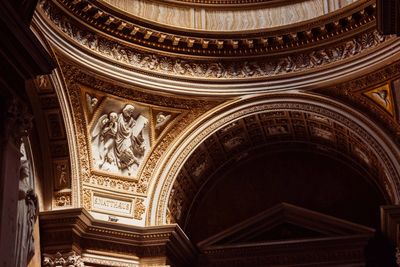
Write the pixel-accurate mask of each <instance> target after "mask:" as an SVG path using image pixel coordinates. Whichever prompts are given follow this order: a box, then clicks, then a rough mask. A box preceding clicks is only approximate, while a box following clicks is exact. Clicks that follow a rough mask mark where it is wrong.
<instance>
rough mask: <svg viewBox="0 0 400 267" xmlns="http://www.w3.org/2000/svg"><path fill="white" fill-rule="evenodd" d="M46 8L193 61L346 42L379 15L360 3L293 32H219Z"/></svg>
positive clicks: (84, 6) (52, 3)
mask: <svg viewBox="0 0 400 267" xmlns="http://www.w3.org/2000/svg"><path fill="white" fill-rule="evenodd" d="M42 6H43V9H44V10H45V11H46V12H47V13H49V12H51V13H53V14H54V9H59V10H62V12H64V13H65V14H68V16H72V17H75V19H78V20H81V22H82V23H84V24H86V25H88V26H90V27H93V28H95V29H96V31H98V32H103V33H107V34H110V35H112V36H113V37H115V38H117V39H120V40H124V41H127V42H129V43H133V44H136V45H139V46H143V47H148V48H151V49H156V50H160V51H165V52H170V53H177V54H186V55H190V56H193V55H196V56H204V57H210V56H212V57H227V58H236V57H250V56H260V57H263V56H265V55H266V53H267V54H268V56H271V55H274V54H277V53H282V52H286V53H287V52H288V51H290V52H291V53H292V52H293V51H295V50H304V49H310V48H311V46H312V47H315V46H316V45H318V46H320V45H323V44H327V43H329V42H332V41H334V40H335V39H341V40H343V39H348V38H351V37H350V36H352V35H354V33H357V32H360V31H365V30H366V29H371V28H373V27H374V26H375V13H376V5H375V4H374V2H373V1H360V2H359V3H356V4H355V6H352V7H351V9H349V8H347V9H344V10H343V11H342V12H340V13H335V14H332V15H327V16H325V17H323V18H318V19H315V20H312V21H307V22H304V23H298V24H295V25H292V26H291V27H283V28H282V27H280V28H276V29H274V28H273V29H265V30H257V31H247V32H232V33H225V32H221V33H218V32H195V31H188V30H185V31H183V30H179V29H175V28H174V29H170V28H168V27H166V26H160V25H156V24H155V23H149V22H144V21H141V20H138V19H134V18H130V17H126V16H124V15H122V14H119V13H116V12H115V11H114V10H111V9H110V8H108V7H107V6H104V5H102V4H101V3H99V2H95V3H93V2H90V3H89V2H87V1H85V0H82V1H66V0H44V2H43V3H42ZM56 6H57V7H56ZM239 36H240V37H239Z"/></svg>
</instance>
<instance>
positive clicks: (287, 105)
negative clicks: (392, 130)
mask: <svg viewBox="0 0 400 267" xmlns="http://www.w3.org/2000/svg"><path fill="white" fill-rule="evenodd" d="M232 110H233V111H232ZM285 110H290V111H298V112H306V113H310V114H315V115H318V117H319V118H327V119H329V120H332V121H334V122H335V123H337V124H339V125H341V126H342V127H344V128H345V129H348V131H349V132H351V133H352V135H353V136H355V137H356V138H357V139H358V140H360V141H361V142H362V143H363V145H364V146H365V147H367V148H368V150H369V151H372V152H373V154H374V155H375V156H376V158H377V160H378V161H379V164H380V165H381V166H382V170H381V172H382V175H379V177H377V183H378V184H380V186H381V188H383V189H384V190H386V195H387V196H388V197H389V198H390V201H391V202H392V203H398V201H399V198H400V196H399V190H398V188H399V187H400V175H399V174H400V169H399V166H400V165H399V164H398V162H399V161H400V151H399V150H398V147H397V146H396V145H395V144H394V143H393V141H392V138H391V137H390V136H387V135H386V134H385V133H384V132H383V131H382V130H381V129H379V128H377V127H376V126H375V124H374V123H373V122H372V121H369V120H368V119H367V118H366V117H364V116H363V115H362V114H360V113H358V112H356V111H355V110H352V109H350V108H349V107H346V106H343V105H342V104H339V103H337V102H334V101H332V100H328V99H326V98H322V97H314V96H307V95H304V94H290V95H289V94H280V95H275V96H274V97H271V98H264V99H262V98H261V97H260V98H256V97H254V98H252V99H248V100H246V101H243V102H242V103H241V102H240V101H238V102H237V103H235V104H233V105H232V106H230V107H227V109H225V111H220V113H219V115H218V118H219V119H217V118H216V116H210V117H209V118H211V119H209V120H207V121H204V122H203V123H201V124H199V127H198V128H197V130H196V131H194V132H193V133H191V134H190V136H188V137H187V138H186V139H185V140H182V143H183V144H185V145H182V146H181V147H179V149H177V150H175V151H174V152H173V153H172V155H170V156H169V158H170V159H173V162H164V163H163V164H160V166H162V167H160V168H159V169H158V170H157V171H158V173H160V174H161V173H162V174H161V175H160V177H159V179H158V181H157V184H156V185H155V187H156V189H155V190H154V191H153V192H152V195H151V201H152V203H150V207H149V208H150V210H149V212H148V213H147V214H148V216H147V222H146V223H147V224H148V225H153V224H155V225H162V224H165V223H168V221H167V213H168V212H169V211H168V203H169V199H170V197H171V194H173V192H172V191H171V190H172V187H173V185H174V183H175V182H176V178H177V176H178V174H179V172H180V171H181V168H182V166H183V165H184V163H185V162H186V160H187V159H188V158H189V156H190V155H191V154H192V153H193V152H194V150H195V149H196V147H198V146H199V144H201V143H202V142H204V140H206V139H207V137H209V136H210V135H211V134H212V133H214V132H216V131H217V130H220V129H223V128H224V127H229V125H230V124H232V123H234V122H235V121H236V120H238V119H240V118H244V117H247V116H250V115H254V114H263V113H265V112H273V111H285ZM214 115H215V114H214ZM276 130H277V131H279V130H280V129H276ZM313 134H315V135H316V136H321V138H325V139H327V140H328V139H329V138H330V133H329V132H326V131H317V129H316V130H315V132H314V133H313ZM357 152H358V157H360V159H361V160H364V162H365V163H366V164H368V162H370V160H369V159H368V158H367V157H368V156H367V155H366V154H364V153H363V151H361V150H360V149H357V148H356V147H355V148H354V153H356V154H357ZM375 156H374V157H375ZM167 165H168V166H170V167H168V168H169V169H168V170H167V169H164V168H166V166H167ZM155 192H160V193H158V194H157V195H156V194H155ZM171 215H173V216H175V215H176V214H169V215H168V217H169V218H171Z"/></svg>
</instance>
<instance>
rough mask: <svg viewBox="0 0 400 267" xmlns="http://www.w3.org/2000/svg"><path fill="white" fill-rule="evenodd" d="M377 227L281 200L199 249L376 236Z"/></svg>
mask: <svg viewBox="0 0 400 267" xmlns="http://www.w3.org/2000/svg"><path fill="white" fill-rule="evenodd" d="M373 233H374V229H371V228H368V227H365V226H362V225H359V224H355V223H352V222H349V221H345V220H342V219H339V218H336V217H333V216H329V215H325V214H322V213H319V212H315V211H311V210H308V209H304V208H301V207H297V206H295V205H291V204H287V203H281V204H278V205H276V206H274V207H272V208H270V209H267V210H265V211H263V212H261V213H259V214H258V215H256V216H254V217H252V218H249V219H247V220H245V221H243V222H241V223H239V224H236V225H234V226H232V227H230V228H228V229H226V230H224V231H222V232H220V233H218V234H216V235H214V236H211V237H210V238H208V239H206V240H204V241H202V242H200V243H198V246H199V247H200V248H205V247H213V246H226V245H228V246H230V245H235V244H255V243H269V242H276V241H296V240H297V241H300V240H303V241H304V240H310V241H311V240H316V239H324V238H337V237H345V236H362V235H373Z"/></svg>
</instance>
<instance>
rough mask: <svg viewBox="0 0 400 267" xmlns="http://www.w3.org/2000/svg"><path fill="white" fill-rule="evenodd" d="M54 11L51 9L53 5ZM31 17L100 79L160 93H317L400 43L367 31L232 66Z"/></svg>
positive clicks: (381, 61) (50, 17)
mask: <svg viewBox="0 0 400 267" xmlns="http://www.w3.org/2000/svg"><path fill="white" fill-rule="evenodd" d="M53 7H54V6H53ZM44 8H45V14H43V13H40V14H39V15H37V16H35V23H36V24H37V25H38V27H39V28H41V29H42V30H43V32H45V35H46V37H47V38H48V39H49V42H50V43H51V44H52V46H53V47H55V48H56V49H57V50H59V51H60V53H62V54H64V55H65V56H66V57H69V58H71V60H74V61H76V62H79V64H81V65H82V66H83V67H84V68H85V69H88V70H91V71H93V72H95V73H97V74H99V75H101V76H104V77H108V78H110V79H113V80H115V81H120V82H124V83H128V84H132V85H136V86H137V85H139V84H140V86H141V87H143V88H149V89H151V90H154V88H157V90H158V91H159V92H164V93H165V92H168V93H174V94H176V93H180V94H196V95H203V96H204V95H215V94H218V95H220V96H221V95H241V94H248V93H259V92H265V91H266V90H269V91H274V90H287V89H304V88H307V89H315V88H316V87H321V86H326V85H334V84H337V83H338V82H339V80H340V81H344V80H349V79H351V78H352V77H354V76H360V75H362V74H363V73H366V72H367V71H368V72H369V71H375V70H376V69H378V68H381V67H383V66H385V65H386V64H387V63H385V62H387V61H393V60H395V59H394V58H395V57H396V53H397V51H398V50H399V49H400V46H399V44H400V42H399V40H397V39H396V38H391V37H389V38H387V37H383V36H381V35H379V34H378V32H377V31H367V32H365V33H362V34H360V35H359V36H355V38H353V39H351V40H343V42H342V43H338V44H337V46H334V47H330V48H321V49H314V50H310V51H303V53H301V54H300V53H297V54H288V55H281V56H280V57H277V55H275V56H270V57H267V58H264V59H262V60H254V61H253V60H249V59H248V60H246V59H245V58H240V57H236V61H227V60H221V59H220V58H214V59H211V57H205V58H203V57H193V56H190V57H188V58H185V57H183V55H179V54H168V53H167V54H165V55H163V54H160V51H157V50H151V51H149V52H145V51H146V50H145V48H143V49H139V48H135V47H134V46H132V45H131V44H129V43H125V42H117V40H116V39H113V40H111V39H110V37H109V36H103V35H98V34H95V33H93V32H91V31H87V30H83V29H81V28H79V27H83V26H82V25H81V26H79V27H78V26H76V25H75V24H73V23H72V22H71V21H70V19H68V17H66V16H65V14H64V13H62V12H61V13H60V12H58V11H57V12H53V11H54V9H52V7H51V6H50V5H48V6H47V7H44Z"/></svg>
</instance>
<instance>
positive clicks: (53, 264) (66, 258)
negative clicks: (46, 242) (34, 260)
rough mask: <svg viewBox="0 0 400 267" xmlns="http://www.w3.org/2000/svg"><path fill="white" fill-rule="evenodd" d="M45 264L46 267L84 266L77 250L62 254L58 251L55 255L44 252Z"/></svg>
mask: <svg viewBox="0 0 400 267" xmlns="http://www.w3.org/2000/svg"><path fill="white" fill-rule="evenodd" d="M42 264H43V266H45V267H84V266H85V264H84V263H83V261H82V258H81V256H80V255H77V254H76V253H75V252H71V253H64V254H61V253H60V252H57V253H56V254H55V255H49V254H44V255H43V263H42Z"/></svg>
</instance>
